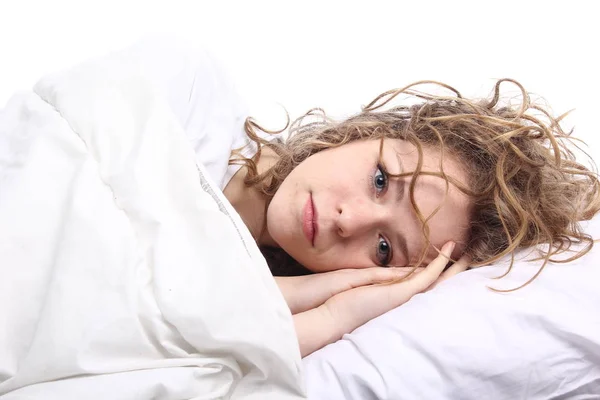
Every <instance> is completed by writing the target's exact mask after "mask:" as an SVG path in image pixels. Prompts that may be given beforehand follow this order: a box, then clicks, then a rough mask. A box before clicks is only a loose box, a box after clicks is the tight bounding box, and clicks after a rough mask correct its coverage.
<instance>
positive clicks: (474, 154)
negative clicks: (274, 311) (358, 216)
mask: <svg viewBox="0 0 600 400" xmlns="http://www.w3.org/2000/svg"><path fill="white" fill-rule="evenodd" d="M505 83H512V84H513V85H514V86H516V87H517V88H518V90H519V94H520V96H518V97H519V99H520V104H518V105H516V106H515V105H512V104H510V101H508V102H507V101H506V99H503V98H502V96H501V90H500V89H501V87H502V86H503V84H505ZM430 84H435V85H438V86H439V87H441V88H444V89H446V90H448V91H449V92H450V93H451V95H449V96H448V95H444V96H442V95H434V94H431V93H426V92H421V91H418V90H416V87H418V86H421V85H430ZM401 96H402V97H403V99H402V100H401V104H400V105H391V103H392V100H396V101H398V100H399V99H400V97H401ZM509 100H512V101H514V98H511V99H509ZM402 103H404V104H402ZM565 115H566V114H564V115H561V116H559V117H553V116H552V115H551V113H550V112H549V111H548V110H547V109H545V108H543V107H541V106H539V105H537V104H535V103H533V102H532V101H531V99H530V95H529V93H527V92H526V91H525V89H524V88H523V86H522V85H521V84H519V83H518V82H516V81H514V80H510V79H502V80H499V81H498V82H497V83H496V84H495V86H494V90H493V92H492V95H491V96H490V97H489V98H487V99H483V100H469V99H465V98H463V97H462V96H461V94H460V93H459V92H458V91H457V90H455V89H454V88H452V87H450V86H448V85H445V84H442V83H439V82H432V81H420V82H416V83H414V84H411V85H409V86H406V87H404V88H401V89H396V90H391V91H388V92H385V93H383V94H381V95H379V96H378V97H377V98H375V99H374V100H373V101H372V102H370V103H369V104H368V105H366V106H365V107H363V109H362V111H361V112H360V113H358V114H357V115H355V116H352V117H350V118H348V119H346V120H344V121H339V122H338V121H334V120H332V119H330V118H328V117H327V116H326V114H325V112H324V111H323V110H321V109H312V110H310V111H308V112H307V113H306V114H305V115H304V116H302V117H300V118H299V119H297V120H296V121H295V122H293V123H292V124H291V126H290V127H289V137H288V139H287V140H286V141H283V140H280V139H276V140H265V139H263V138H261V137H260V136H259V134H258V131H262V132H266V133H270V134H278V133H281V132H283V131H284V130H285V129H286V128H287V126H286V128H284V129H283V130H281V131H268V130H266V129H263V128H261V127H260V126H259V125H258V124H257V123H256V122H255V121H254V120H253V119H252V118H248V119H247V120H246V124H245V131H246V134H247V135H248V137H249V138H250V139H251V140H252V141H254V142H255V143H256V144H257V145H258V152H257V153H256V154H255V156H254V157H253V158H251V159H249V158H244V157H243V156H240V155H239V152H234V154H233V155H232V159H231V161H230V163H241V164H243V165H245V166H246V167H247V170H248V173H247V176H246V179H245V184H246V185H247V186H251V187H255V188H256V189H257V190H259V191H260V192H262V193H263V194H264V195H266V196H267V197H268V198H272V196H273V195H274V194H275V192H276V191H277V189H278V188H279V186H280V184H281V183H282V182H283V180H284V179H285V178H286V177H287V175H288V174H289V173H290V172H291V171H292V170H293V169H294V168H295V167H296V166H297V165H298V164H300V163H301V162H302V161H304V160H306V159H307V158H308V157H310V156H311V155H313V154H315V153H317V152H319V151H322V150H325V149H330V148H335V147H338V146H342V145H344V144H346V143H349V142H352V141H355V140H367V139H380V140H381V141H382V145H383V140H384V139H386V138H389V139H403V140H406V141H409V142H411V143H412V144H413V145H415V146H416V148H417V150H418V152H419V163H418V165H417V168H416V169H415V171H411V172H406V173H403V174H401V175H396V177H404V176H410V179H411V181H410V186H409V193H410V199H411V204H412V207H413V209H414V212H415V213H416V215H417V216H418V218H419V219H420V221H421V223H422V227H423V235H424V239H425V242H426V243H427V244H429V240H428V229H427V220H429V219H430V218H431V217H432V215H430V216H427V217H425V216H423V215H422V214H421V212H420V210H419V207H418V204H416V202H415V200H414V188H415V184H416V182H417V180H418V179H419V176H421V175H424V174H429V175H432V174H433V175H438V176H439V177H440V178H442V179H444V180H446V185H447V186H446V187H447V188H448V184H452V185H454V186H456V187H457V188H458V189H459V190H461V191H462V192H463V193H465V194H467V195H468V196H470V198H471V201H472V214H471V224H470V232H469V238H468V242H467V244H466V247H465V253H466V254H467V255H469V256H470V257H471V259H472V261H473V265H474V266H480V265H486V264H490V263H493V262H495V261H497V260H499V259H500V258H502V257H504V256H506V255H508V254H511V256H512V258H511V263H510V265H509V267H508V270H507V271H506V273H505V274H503V275H502V276H501V277H503V276H505V275H506V274H508V272H510V269H511V268H512V266H513V262H514V251H515V250H517V249H520V248H525V247H530V246H537V249H538V251H539V258H536V259H537V260H543V263H542V265H541V267H540V268H539V270H538V271H537V273H536V274H535V275H534V276H533V277H532V278H531V279H530V280H529V281H527V282H526V283H524V284H523V285H521V286H519V287H518V288H515V289H511V290H516V289H519V288H521V287H523V286H525V285H527V284H529V283H530V282H531V281H532V280H533V279H535V278H536V277H537V276H538V275H539V274H540V272H541V271H542V270H543V268H544V267H545V266H546V264H547V263H548V262H549V261H551V262H569V261H572V260H574V259H576V258H579V257H581V256H582V255H584V254H585V253H587V252H588V251H589V250H590V249H591V248H592V246H593V244H594V240H593V238H592V237H590V236H589V235H588V234H586V233H584V232H583V231H582V229H581V226H580V224H579V222H580V221H582V220H586V219H590V218H592V217H593V216H594V215H595V214H596V213H597V212H598V211H599V210H600V190H599V189H600V184H599V180H598V174H597V171H596V168H595V166H594V163H593V160H591V158H590V161H591V166H592V167H591V168H592V169H589V168H587V167H586V166H584V164H582V163H580V162H578V161H577V160H576V157H575V154H574V152H573V150H574V147H575V148H577V149H580V147H578V146H577V143H576V142H577V139H575V138H574V137H572V136H571V133H572V131H570V132H566V131H564V130H563V128H562V127H561V124H560V122H561V120H562V119H563V118H564V117H565ZM288 125H289V123H288ZM262 146H264V147H268V148H270V149H271V150H273V151H274V152H275V153H276V154H277V155H278V156H279V159H278V161H277V162H276V163H275V165H274V166H273V167H271V168H270V169H269V170H267V171H266V172H265V173H263V174H258V173H257V168H256V162H257V160H258V159H259V158H260V156H261V147H262ZM423 146H428V147H434V148H437V149H439V151H440V152H441V155H442V159H443V158H444V157H445V156H447V155H448V156H450V157H454V158H455V159H456V160H458V161H459V162H460V164H461V165H462V166H463V167H464V168H465V172H466V173H467V175H468V185H467V186H463V185H461V184H460V183H459V182H458V181H456V180H453V179H452V177H451V176H447V175H446V174H445V173H444V172H443V169H442V168H441V167H442V166H441V162H440V171H441V173H439V174H437V173H431V172H424V171H421V163H422V160H421V158H422V157H421V156H422V149H423ZM580 150H581V149H580ZM588 158H589V156H588ZM543 244H545V245H546V246H539V245H543ZM575 244H576V245H577V246H573V245H575ZM574 247H577V249H576V250H574ZM438 251H439V249H438ZM567 251H569V252H571V253H572V255H571V256H570V257H568V258H561V259H560V260H559V259H556V258H555V256H556V255H558V254H560V253H564V252H567ZM425 254H426V248H425V249H423V254H422V256H421V261H422V260H423V259H424V257H425ZM278 262H280V263H281V262H283V261H282V258H281V257H279V258H278ZM288 262H293V261H292V260H291V259H290V260H288ZM419 263H420V262H419ZM419 263H417V264H419ZM415 267H416V265H415ZM501 277H499V278H501Z"/></svg>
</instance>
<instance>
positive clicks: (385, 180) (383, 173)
mask: <svg viewBox="0 0 600 400" xmlns="http://www.w3.org/2000/svg"><path fill="white" fill-rule="evenodd" d="M378 172H381V176H382V177H383V183H382V186H383V187H382V188H378V187H377V185H376V184H375V179H377V177H378ZM388 184H389V177H388V174H387V172H386V170H385V168H384V167H383V166H382V165H381V164H377V169H376V170H375V173H374V174H373V176H372V177H371V186H372V188H373V191H374V192H375V197H377V198H379V196H382V195H383V194H385V192H386V191H387V188H388ZM382 241H383V242H384V243H385V244H386V245H387V247H388V255H387V256H386V257H385V259H384V260H383V261H381V260H380V259H379V246H380V245H381V243H382ZM375 258H376V259H377V261H378V263H379V265H380V266H382V267H387V266H388V264H389V263H390V262H391V261H392V259H393V250H392V245H391V244H390V242H389V240H387V239H386V238H385V237H383V236H381V235H379V239H378V240H377V246H376V247H375Z"/></svg>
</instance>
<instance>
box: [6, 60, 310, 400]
mask: <svg viewBox="0 0 600 400" xmlns="http://www.w3.org/2000/svg"><path fill="white" fill-rule="evenodd" d="M197 89H200V90H201V88H197ZM168 103H169V101H168V100H166V99H165V98H164V93H161V91H160V89H157V87H156V85H153V84H151V83H150V82H149V81H148V79H147V77H146V76H145V74H144V73H140V69H139V65H136V63H132V62H131V61H130V59H127V58H120V57H112V58H107V59H101V60H95V61H92V62H89V63H86V64H84V65H81V66H78V67H76V68H73V69H71V70H69V71H66V72H61V73H58V74H55V75H52V76H49V77H46V78H44V79H42V80H41V81H40V82H39V83H38V84H37V85H36V87H35V93H31V92H25V93H21V94H19V95H16V96H15V97H13V98H12V99H11V101H9V103H8V104H7V106H6V108H5V109H4V110H2V112H1V113H0V273H1V275H0V276H1V278H0V395H3V396H2V399H25V398H27V399H31V398H44V399H83V398H85V399H90V400H93V399H102V400H105V399H111V400H112V399H149V398H160V399H189V398H194V399H217V398H219V399H220V398H223V399H228V398H232V399H239V398H244V399H257V400H258V399H260V400H263V399H275V400H280V399H298V398H304V396H303V390H304V389H303V382H302V374H301V362H300V354H299V350H298V345H297V339H296V337H295V332H294V327H293V323H292V318H291V315H290V313H289V310H288V308H287V306H286V304H285V301H284V299H283V297H282V296H281V294H280V292H279V291H278V289H277V287H276V285H275V282H274V280H273V279H272V277H271V275H270V273H269V270H268V267H267V265H266V263H265V261H264V259H263V257H262V255H261V254H260V252H259V250H258V248H257V247H256V245H255V243H254V241H253V240H252V238H251V236H250V234H249V232H248V231H247V229H246V227H245V226H244V224H243V223H242V222H241V220H240V218H239V216H238V215H237V214H236V213H235V211H234V210H233V209H232V208H231V206H230V205H229V204H228V203H227V201H225V200H224V198H223V196H222V194H221V193H220V191H219V189H218V184H220V182H218V183H217V184H215V183H214V182H213V180H212V179H211V177H210V175H209V173H207V170H206V169H205V167H204V166H203V165H202V163H199V162H197V160H196V158H197V157H196V156H195V153H194V150H193V147H192V146H190V143H189V139H188V138H186V135H185V133H184V132H185V127H184V126H182V124H181V123H180V122H179V116H178V115H176V113H174V112H173V110H172V108H171V107H170V106H169V105H168ZM221 111H222V110H221ZM215 112H216V113H218V112H219V110H216V111H215ZM223 118H226V117H223ZM210 123H211V124H213V123H214V121H213V122H210ZM224 146H231V143H227V144H225V145H224ZM224 151H225V150H224ZM227 151H228V150H227ZM207 164H208V165H209V167H210V168H213V169H214V168H220V171H221V172H219V174H220V175H221V176H223V174H224V171H225V169H226V164H223V163H222V161H220V164H218V165H217V166H215V165H216V164H210V162H208V163H207ZM217 176H218V174H217Z"/></svg>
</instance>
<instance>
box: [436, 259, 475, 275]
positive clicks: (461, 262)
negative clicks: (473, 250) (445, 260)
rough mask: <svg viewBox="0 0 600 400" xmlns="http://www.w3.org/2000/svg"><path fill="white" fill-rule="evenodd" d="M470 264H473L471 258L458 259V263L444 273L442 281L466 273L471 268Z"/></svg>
mask: <svg viewBox="0 0 600 400" xmlns="http://www.w3.org/2000/svg"><path fill="white" fill-rule="evenodd" d="M469 264H471V259H470V258H469V256H462V257H461V258H459V259H458V261H456V262H455V263H454V264H452V266H451V267H450V268H448V269H447V270H445V271H444V272H443V273H442V275H441V276H440V279H448V278H450V277H452V276H454V275H456V274H458V273H459V272H463V271H466V270H467V268H469Z"/></svg>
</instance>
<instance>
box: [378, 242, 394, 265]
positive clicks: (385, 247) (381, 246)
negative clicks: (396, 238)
mask: <svg viewBox="0 0 600 400" xmlns="http://www.w3.org/2000/svg"><path fill="white" fill-rule="evenodd" d="M376 253H377V261H378V262H379V265H381V266H382V267H387V266H388V265H389V264H390V262H392V247H391V246H390V244H389V243H388V241H387V240H386V239H385V238H384V237H383V236H379V240H378V241H377V250H376Z"/></svg>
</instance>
